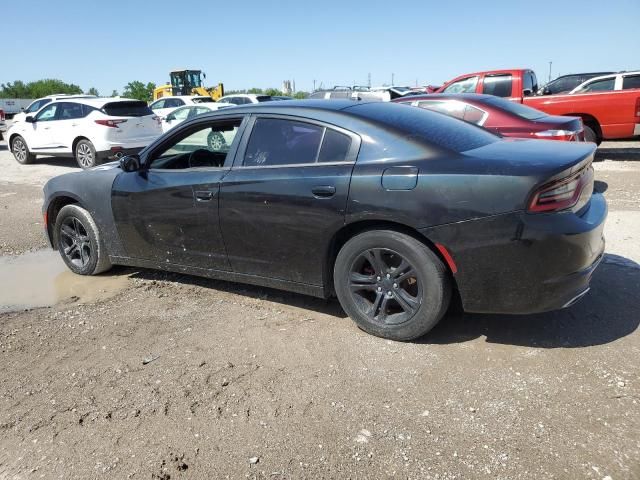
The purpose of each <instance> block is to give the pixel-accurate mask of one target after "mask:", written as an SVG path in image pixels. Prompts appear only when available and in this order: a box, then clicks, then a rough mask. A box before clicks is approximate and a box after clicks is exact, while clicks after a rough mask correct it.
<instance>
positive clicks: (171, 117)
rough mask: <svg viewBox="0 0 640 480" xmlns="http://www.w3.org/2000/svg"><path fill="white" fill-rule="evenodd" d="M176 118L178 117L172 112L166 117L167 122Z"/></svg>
mask: <svg viewBox="0 0 640 480" xmlns="http://www.w3.org/2000/svg"><path fill="white" fill-rule="evenodd" d="M175 119H176V117H175V116H174V115H173V114H171V113H170V114H169V115H167V116H166V117H164V120H165V122H170V121H172V120H175Z"/></svg>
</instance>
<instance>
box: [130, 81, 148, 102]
mask: <svg viewBox="0 0 640 480" xmlns="http://www.w3.org/2000/svg"><path fill="white" fill-rule="evenodd" d="M155 88H156V84H155V83H153V82H149V83H147V84H146V85H145V84H144V83H142V82H140V81H138V80H134V81H133V82H129V83H127V85H126V86H125V87H124V90H123V92H122V96H123V97H126V98H135V99H136V100H142V101H144V102H149V101H151V99H152V98H153V90H154V89H155Z"/></svg>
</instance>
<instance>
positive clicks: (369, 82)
mask: <svg viewBox="0 0 640 480" xmlns="http://www.w3.org/2000/svg"><path fill="white" fill-rule="evenodd" d="M367 87H369V88H371V72H369V74H368V75H367Z"/></svg>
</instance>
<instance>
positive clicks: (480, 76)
mask: <svg viewBox="0 0 640 480" xmlns="http://www.w3.org/2000/svg"><path fill="white" fill-rule="evenodd" d="M537 91H538V80H537V78H536V74H535V73H534V72H533V71H532V70H528V69H516V70H492V71H488V72H477V73H467V74H465V75H460V76H459V77H456V78H454V79H453V80H451V81H449V82H447V83H445V84H444V85H443V86H442V87H440V88H439V89H438V90H437V92H436V93H486V94H489V95H496V96H498V97H504V98H508V99H509V100H512V101H514V102H520V103H524V104H526V105H529V106H530V107H533V108H537V109H538V110H542V111H543V112H546V113H548V114H550V115H569V116H572V117H581V118H582V121H583V123H584V133H585V139H586V140H587V141H592V142H595V143H600V142H601V141H602V140H604V139H611V138H629V137H632V136H635V135H640V89H632V90H618V91H607V92H589V93H574V94H571V95H569V94H563V95H544V96H535V95H534V92H537Z"/></svg>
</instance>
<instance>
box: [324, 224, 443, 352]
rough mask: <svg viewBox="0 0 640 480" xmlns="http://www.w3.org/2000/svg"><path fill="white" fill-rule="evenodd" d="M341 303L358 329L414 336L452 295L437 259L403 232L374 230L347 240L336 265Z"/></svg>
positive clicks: (403, 337)
mask: <svg viewBox="0 0 640 480" xmlns="http://www.w3.org/2000/svg"><path fill="white" fill-rule="evenodd" d="M334 283H335V290H336V294H337V296H338V299H339V300H340V304H341V305H342V308H344V310H345V311H346V313H347V314H348V315H349V316H350V317H351V318H352V319H353V320H354V321H355V322H356V324H357V325H358V327H360V328H361V329H362V330H364V331H366V332H368V333H371V334H373V335H377V336H379V337H384V338H389V339H392V340H413V339H415V338H418V337H420V336H422V335H424V334H425V333H427V332H428V331H429V330H431V329H432V328H433V327H434V326H435V325H436V324H437V323H438V321H440V319H441V318H442V316H443V315H444V313H445V311H446V310H447V307H448V306H449V300H450V298H451V281H450V278H449V275H448V272H447V269H446V268H445V266H444V265H443V263H442V262H441V261H440V259H439V258H438V257H437V256H436V255H435V254H434V253H433V252H432V251H431V250H430V249H429V248H428V247H427V246H426V245H424V244H423V243H421V242H420V241H418V240H416V239H415V238H413V237H411V236H409V235H405V234H403V233H399V232H395V231H391V230H373V231H368V232H364V233H361V234H359V235H357V236H355V237H353V238H352V239H350V240H349V241H348V242H347V243H345V245H344V246H343V247H342V249H341V250H340V252H339V253H338V256H337V258H336V263H335V266H334Z"/></svg>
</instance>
